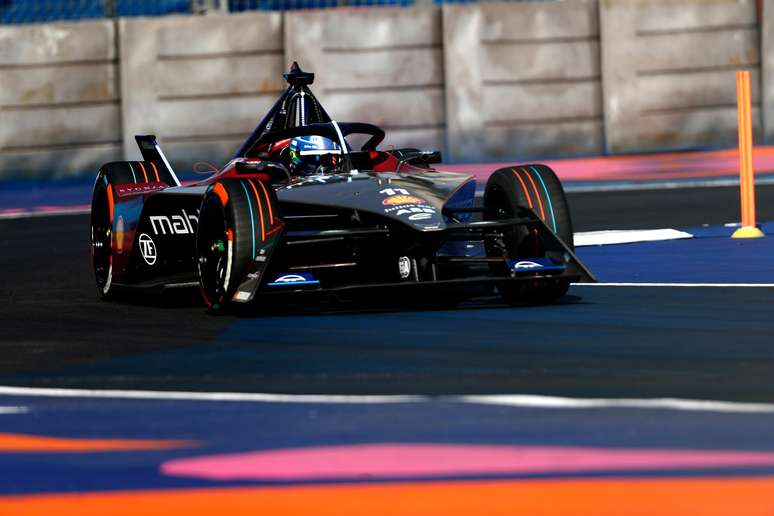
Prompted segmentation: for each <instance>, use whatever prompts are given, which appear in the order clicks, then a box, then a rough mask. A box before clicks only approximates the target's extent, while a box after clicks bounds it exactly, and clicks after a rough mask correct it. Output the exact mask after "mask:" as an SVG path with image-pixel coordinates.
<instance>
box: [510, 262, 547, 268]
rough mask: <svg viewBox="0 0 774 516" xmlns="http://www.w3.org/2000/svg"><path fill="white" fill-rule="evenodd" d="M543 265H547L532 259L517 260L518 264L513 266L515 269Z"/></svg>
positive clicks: (541, 266)
mask: <svg viewBox="0 0 774 516" xmlns="http://www.w3.org/2000/svg"><path fill="white" fill-rule="evenodd" d="M543 267H545V265H543V264H540V263H535V262H530V261H521V262H516V264H515V265H514V266H513V268H514V269H540V268H543Z"/></svg>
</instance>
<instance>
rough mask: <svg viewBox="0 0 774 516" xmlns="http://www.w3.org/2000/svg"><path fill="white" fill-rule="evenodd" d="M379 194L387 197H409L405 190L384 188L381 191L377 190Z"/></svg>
mask: <svg viewBox="0 0 774 516" xmlns="http://www.w3.org/2000/svg"><path fill="white" fill-rule="evenodd" d="M379 193H380V194H384V195H389V196H390V197H392V196H393V195H411V194H410V193H409V191H408V190H406V189H405V188H385V189H383V190H379Z"/></svg>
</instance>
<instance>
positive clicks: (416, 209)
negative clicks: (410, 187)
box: [384, 206, 436, 216]
mask: <svg viewBox="0 0 774 516" xmlns="http://www.w3.org/2000/svg"><path fill="white" fill-rule="evenodd" d="M384 213H394V214H395V215H397V216H401V215H411V214H412V213H429V214H431V215H432V214H435V213H436V211H435V208H433V207H432V206H398V207H393V208H387V209H386V210H384Z"/></svg>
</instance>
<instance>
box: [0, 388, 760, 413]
mask: <svg viewBox="0 0 774 516" xmlns="http://www.w3.org/2000/svg"><path fill="white" fill-rule="evenodd" d="M0 395H8V396H39V397H55V398H102V399H134V400H137V399H143V400H156V401H238V402H260V403H321V404H387V403H427V402H433V401H436V402H445V403H470V404H479V405H506V406H512V407H529V408H549V409H586V408H635V409H658V410H679V411H704V412H738V413H774V404H770V403H739V402H731V401H715V400H691V399H680V398H653V399H615V398H599V399H597V398H566V397H559V396H540V395H531V394H494V395H481V396H479V395H471V396H466V395H462V396H438V397H430V396H424V395H386V396H368V395H364V396H359V395H352V396H351V395H340V394H333V395H326V394H267V393H247V392H183V391H142V390H93V389H56V388H37V387H14V386H0Z"/></svg>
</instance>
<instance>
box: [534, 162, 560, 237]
mask: <svg viewBox="0 0 774 516" xmlns="http://www.w3.org/2000/svg"><path fill="white" fill-rule="evenodd" d="M529 168H530V169H531V170H532V171H533V172H534V173H535V175H536V176H537V178H538V179H540V184H541V185H543V191H544V192H545V193H546V199H547V200H548V211H550V212H551V223H552V224H553V226H554V233H556V216H555V215H554V207H553V205H552V204H551V196H550V195H548V188H547V187H546V183H545V181H543V178H542V177H541V176H540V172H538V171H537V169H536V168H535V167H529Z"/></svg>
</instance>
